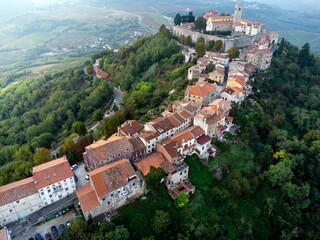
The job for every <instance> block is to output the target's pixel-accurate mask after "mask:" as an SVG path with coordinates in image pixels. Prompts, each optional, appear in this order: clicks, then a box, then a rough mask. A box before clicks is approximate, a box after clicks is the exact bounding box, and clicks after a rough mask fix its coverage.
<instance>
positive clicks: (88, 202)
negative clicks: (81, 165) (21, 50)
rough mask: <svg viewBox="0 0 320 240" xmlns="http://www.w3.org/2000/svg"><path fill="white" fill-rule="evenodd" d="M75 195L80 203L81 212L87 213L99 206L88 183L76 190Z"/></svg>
mask: <svg viewBox="0 0 320 240" xmlns="http://www.w3.org/2000/svg"><path fill="white" fill-rule="evenodd" d="M76 193H77V196H78V199H79V202H80V207H81V209H82V212H84V213H85V212H88V211H90V210H92V209H95V208H96V207H98V206H99V201H98V198H97V196H96V193H95V192H94V189H93V188H92V186H91V184H90V183H88V184H86V185H84V186H83V187H82V188H80V189H78V190H77V192H76Z"/></svg>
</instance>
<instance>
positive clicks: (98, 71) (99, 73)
mask: <svg viewBox="0 0 320 240" xmlns="http://www.w3.org/2000/svg"><path fill="white" fill-rule="evenodd" d="M94 71H95V72H96V75H97V77H100V78H104V79H106V80H108V81H111V80H112V77H110V75H109V74H108V73H106V72H105V71H103V70H102V69H101V68H99V67H98V66H94Z"/></svg>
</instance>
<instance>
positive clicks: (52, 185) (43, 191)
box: [32, 156, 76, 206]
mask: <svg viewBox="0 0 320 240" xmlns="http://www.w3.org/2000/svg"><path fill="white" fill-rule="evenodd" d="M32 175H33V178H34V183H35V187H36V189H37V191H38V193H39V194H40V197H41V199H42V202H43V204H44V205H45V206H47V205H49V204H51V203H54V202H56V201H58V200H60V199H61V198H64V197H66V196H68V195H69V194H71V193H73V192H74V191H75V190H76V183H75V180H74V174H73V172H72V171H71V169H70V164H69V162H68V160H67V158H66V157H65V156H64V157H62V158H59V159H56V160H53V161H50V162H47V163H44V164H41V165H38V166H36V167H34V168H33V170H32Z"/></svg>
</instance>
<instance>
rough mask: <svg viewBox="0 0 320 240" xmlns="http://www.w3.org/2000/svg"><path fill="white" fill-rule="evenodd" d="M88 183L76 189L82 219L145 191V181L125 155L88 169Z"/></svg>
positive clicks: (112, 207) (131, 198)
mask: <svg viewBox="0 0 320 240" xmlns="http://www.w3.org/2000/svg"><path fill="white" fill-rule="evenodd" d="M89 179H90V183H89V184H86V185H85V186H83V187H82V188H80V189H78V190H77V196H78V199H79V203H80V207H81V210H82V213H83V215H84V217H85V219H86V220H88V218H89V216H91V217H92V218H94V217H96V216H98V215H100V214H103V213H106V212H112V211H114V210H116V209H117V208H119V207H121V206H123V205H125V204H127V203H128V202H130V201H132V200H134V199H136V198H138V197H140V196H141V195H142V194H144V193H145V183H144V180H143V178H141V177H140V176H139V174H137V173H136V172H135V170H134V168H133V167H132V166H131V164H130V162H129V160H128V159H121V160H118V161H117V162H113V163H110V164H108V165H106V166H103V167H100V168H97V169H95V170H93V171H91V172H90V173H89Z"/></svg>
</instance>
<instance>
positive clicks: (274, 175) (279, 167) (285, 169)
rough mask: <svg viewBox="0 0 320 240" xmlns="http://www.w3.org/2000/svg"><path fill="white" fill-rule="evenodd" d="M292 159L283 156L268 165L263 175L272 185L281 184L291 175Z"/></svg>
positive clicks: (288, 179)
mask: <svg viewBox="0 0 320 240" xmlns="http://www.w3.org/2000/svg"><path fill="white" fill-rule="evenodd" d="M291 167H292V161H291V160H290V159H289V158H287V157H285V158H283V159H282V160H281V161H280V162H278V163H277V164H275V165H270V167H269V170H268V171H266V172H265V176H266V177H267V178H268V179H269V180H270V182H271V183H272V185H273V186H275V185H278V186H282V185H284V184H285V183H286V182H288V181H290V179H291V178H292V177H293V172H292V169H291Z"/></svg>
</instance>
